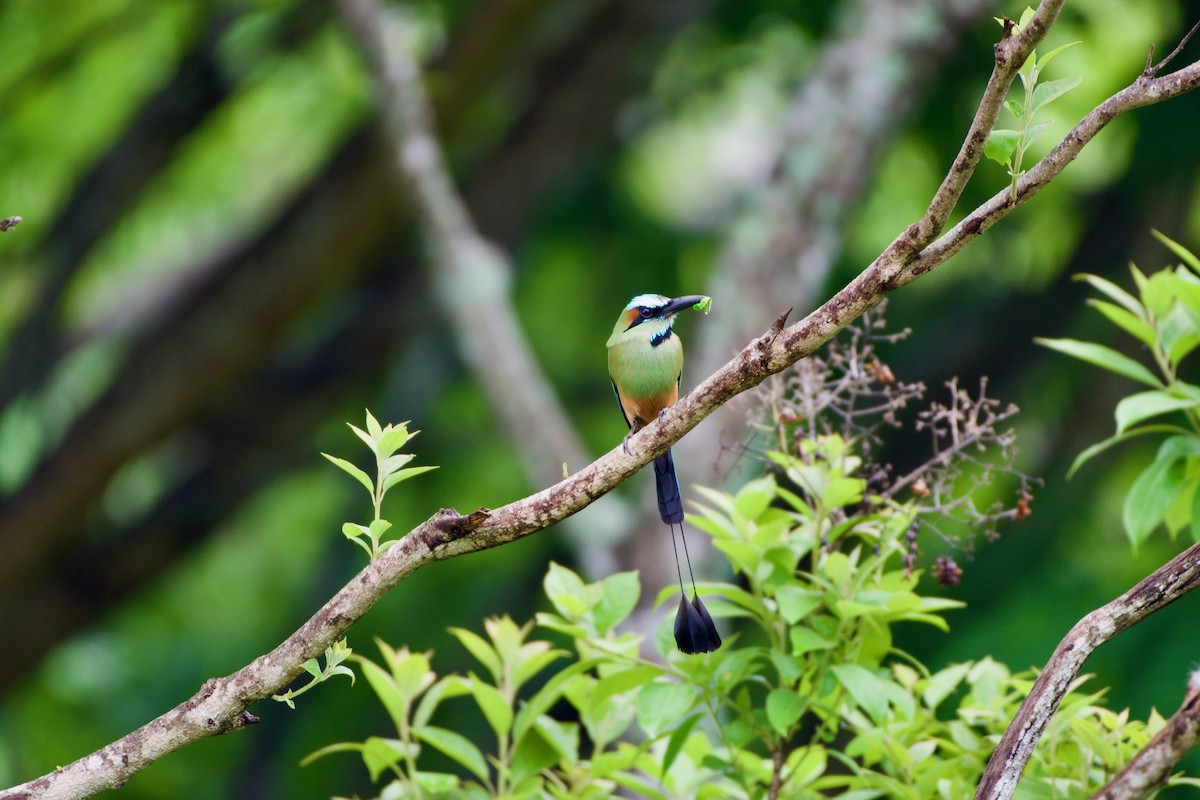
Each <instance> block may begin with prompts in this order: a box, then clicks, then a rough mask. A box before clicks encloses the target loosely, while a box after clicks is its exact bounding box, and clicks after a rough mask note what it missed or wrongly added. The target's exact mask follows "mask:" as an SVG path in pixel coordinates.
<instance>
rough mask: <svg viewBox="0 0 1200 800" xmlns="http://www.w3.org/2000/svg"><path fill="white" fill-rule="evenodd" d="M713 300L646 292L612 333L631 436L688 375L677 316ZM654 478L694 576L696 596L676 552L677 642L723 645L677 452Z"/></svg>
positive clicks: (612, 357)
mask: <svg viewBox="0 0 1200 800" xmlns="http://www.w3.org/2000/svg"><path fill="white" fill-rule="evenodd" d="M711 302H712V301H711V300H709V299H708V298H707V297H701V296H699V295H689V296H687V297H677V298H675V299H673V300H672V299H671V298H669V297H664V296H662V295H660V294H641V295H638V296H637V297H635V298H633V299H632V300H630V301H629V304H628V305H626V306H625V310H624V311H622V312H621V316H619V317H617V324H616V325H615V326H614V327H613V332H612V336H610V337H608V374H609V375H610V376H611V377H612V385H613V391H614V392H616V395H617V402H618V403H620V405H621V413H622V414H624V415H625V422H626V423H627V424H628V425H629V433H628V434H626V436H625V442H624V446H625V452H629V438H630V437H631V436H633V435H634V434H635V433H637V432H638V431H639V430H641V429H642V427H643V426H645V425H647V424H649V423H650V422H653V421H654V420H655V419H656V418H657V417H658V415H659V414H661V413H662V412H663V411H664V410H665V409H666V408H667V407H668V406H671V405H674V403H675V401H676V400H678V399H679V381H680V378H682V376H683V345H682V344H680V342H679V337H678V336H677V335H676V334H675V331H674V329H673V325H674V324H675V315H676V314H678V313H679V312H680V311H683V310H685V309H688V308H692V307H693V306H695V307H697V308H700V309H702V310H704V311H707V310H708V307H709V305H710V304H711ZM654 483H655V488H656V489H657V490H658V513H659V516H661V517H662V521H663V522H665V523H667V525H669V526H670V527H671V546H672V547H674V546H675V526H676V525H678V526H679V536H680V538H681V539H682V540H683V554H684V557H685V558H686V559H687V562H688V575H689V577H691V579H692V601H691V602H690V603H689V602H688V600H687V591H686V590H685V589H684V588H683V570H682V568H681V567H680V565H679V551H678V550H676V551H675V569H676V572H677V573H678V575H679V590H680V592H682V596H681V597H680V599H679V610H678V612H677V613H676V615H675V644H676V645H677V646H678V647H679V649H680V650H681V651H683V652H684V653H710V652H712V651H713V650H716V649H717V648H718V647H720V646H721V637H720V636H719V635H718V634H717V628H716V626H715V625H714V624H713V621H712V617H711V616H709V613H708V610H707V609H706V608H705V607H704V603H703V602H701V600H700V595H699V594H697V593H696V579H695V577H694V576H692V574H691V573H692V561H691V557H690V556H689V555H688V552H687V539H684V538H683V500H682V499H681V498H680V495H679V480H678V478H677V477H676V476H675V462H674V460H673V459H672V458H671V451H670V450H668V451H667V452H665V453H663V454H662V455H661V456H659V457H658V458H656V459H654Z"/></svg>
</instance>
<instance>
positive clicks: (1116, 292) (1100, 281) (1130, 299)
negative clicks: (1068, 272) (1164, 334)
mask: <svg viewBox="0 0 1200 800" xmlns="http://www.w3.org/2000/svg"><path fill="white" fill-rule="evenodd" d="M1074 279H1075V280H1077V281H1085V282H1086V283H1088V284H1089V285H1091V287H1092V288H1093V289H1096V290H1097V291H1100V292H1103V293H1104V294H1106V295H1108V297H1109V299H1110V300H1113V301H1114V302H1116V303H1119V304H1120V305H1122V306H1124V307H1125V309H1126V310H1127V311H1129V313H1131V314H1133V315H1134V316H1135V317H1137V318H1138V319H1140V320H1142V321H1145V320H1146V308H1145V306H1143V305H1142V304H1141V303H1140V302H1138V300H1137V298H1136V297H1134V296H1133V295H1131V294H1130V293H1129V292H1127V291H1125V290H1124V289H1122V288H1121V287H1120V286H1117V285H1116V284H1115V283H1113V282H1112V281H1110V280H1108V279H1106V278H1101V277H1100V276H1099V275H1089V274H1087V273H1080V274H1078V275H1075V276H1074Z"/></svg>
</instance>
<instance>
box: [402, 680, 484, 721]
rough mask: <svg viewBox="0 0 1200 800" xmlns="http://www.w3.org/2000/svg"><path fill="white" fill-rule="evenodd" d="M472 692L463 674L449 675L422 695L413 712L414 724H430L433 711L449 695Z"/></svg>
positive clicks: (456, 695) (458, 695)
mask: <svg viewBox="0 0 1200 800" xmlns="http://www.w3.org/2000/svg"><path fill="white" fill-rule="evenodd" d="M470 693H471V689H470V688H469V687H468V686H467V682H466V681H465V680H463V678H462V677H461V676H459V675H447V676H446V677H444V678H442V679H441V680H440V681H438V682H437V683H435V684H433V686H431V687H429V691H427V692H425V694H423V695H421V702H420V703H418V704H417V710H416V712H415V713H414V714H413V725H414V726H417V727H423V726H426V725H428V724H429V720H430V719H431V718H432V717H433V712H434V711H436V710H437V707H438V705H439V704H440V703H441V702H442V700H445V699H446V698H449V697H462V696H463V695H465V694H470Z"/></svg>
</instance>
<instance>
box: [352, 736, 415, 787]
mask: <svg viewBox="0 0 1200 800" xmlns="http://www.w3.org/2000/svg"><path fill="white" fill-rule="evenodd" d="M404 752H405V746H404V742H402V741H400V740H398V739H384V738H382V737H379V736H372V737H370V738H368V739H367V740H366V741H365V742H363V748H362V760H363V763H364V764H366V765H367V771H368V772H369V773H370V774H371V780H373V781H377V780H379V776H380V775H382V774H383V773H384V772H386V771H387V770H389V769H391V768H392V765H394V764H396V763H398V762H399V761H400V760H401V759H402V758H404Z"/></svg>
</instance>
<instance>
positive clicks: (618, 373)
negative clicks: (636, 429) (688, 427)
mask: <svg viewBox="0 0 1200 800" xmlns="http://www.w3.org/2000/svg"><path fill="white" fill-rule="evenodd" d="M682 369H683V347H682V346H681V345H680V343H679V337H678V336H675V335H672V336H671V337H670V338H669V339H667V340H665V341H664V342H662V344H660V345H658V346H657V347H652V346H651V345H650V342H649V341H648V340H647V339H645V338H642V337H637V338H636V339H634V338H633V337H630V338H628V339H624V340H622V341H618V342H615V343H614V344H613V345H612V346H611V347H609V349H608V373H609V375H611V376H612V379H613V382H615V383H616V384H617V385H618V386H620V387H621V391H622V392H623V393H624V394H626V395H628V396H630V397H651V396H655V395H661V394H664V393H666V392H668V391H670V390H671V387H672V386H674V385H675V384H676V382H678V380H679V373H680V371H681V370H682Z"/></svg>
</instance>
